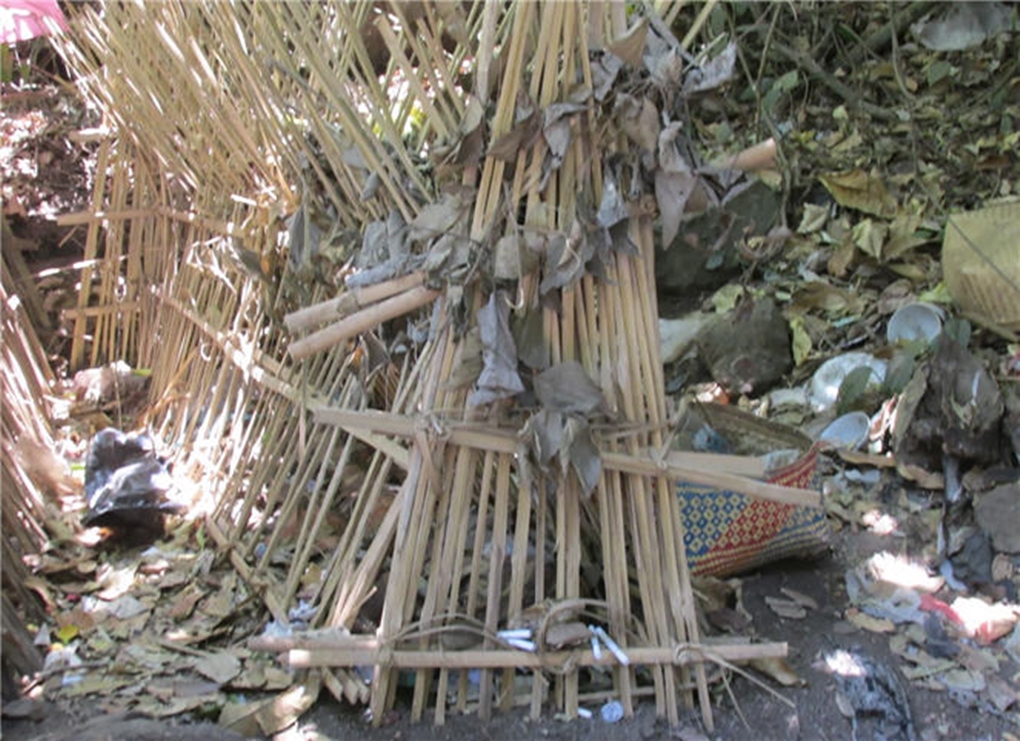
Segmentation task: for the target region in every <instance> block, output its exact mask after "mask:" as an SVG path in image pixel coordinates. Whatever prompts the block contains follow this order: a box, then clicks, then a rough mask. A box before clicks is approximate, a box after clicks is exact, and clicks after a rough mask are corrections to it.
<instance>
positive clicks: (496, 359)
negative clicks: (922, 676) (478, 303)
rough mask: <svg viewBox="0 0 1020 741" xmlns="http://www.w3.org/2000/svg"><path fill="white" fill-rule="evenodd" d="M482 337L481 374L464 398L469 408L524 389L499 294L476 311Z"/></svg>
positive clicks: (508, 312)
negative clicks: (466, 399) (466, 397)
mask: <svg viewBox="0 0 1020 741" xmlns="http://www.w3.org/2000/svg"><path fill="white" fill-rule="evenodd" d="M477 319H478V328H479V331H480V332H481V336H482V372H481V374H479V376H478V383H477V384H476V385H475V388H474V389H473V390H472V391H471V394H470V395H469V396H468V405H469V406H480V405H482V404H488V403H490V402H493V401H496V400H497V399H505V398H507V397H510V396H515V395H516V394H519V393H520V392H521V391H523V390H524V383H523V382H522V381H521V377H520V375H519V374H518V373H517V346H516V345H515V344H514V338H513V335H512V334H511V333H510V307H509V306H508V305H507V303H506V300H505V299H504V297H503V292H502V291H494V292H493V293H492V295H491V296H489V301H488V302H487V303H486V304H485V306H483V307H482V308H480V309H479V310H478V313H477Z"/></svg>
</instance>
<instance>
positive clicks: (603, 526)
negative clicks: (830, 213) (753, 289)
mask: <svg viewBox="0 0 1020 741" xmlns="http://www.w3.org/2000/svg"><path fill="white" fill-rule="evenodd" d="M383 9H385V10H387V12H382V11H383ZM676 10H677V8H676V7H673V8H670V9H666V8H663V9H662V15H663V16H666V17H667V18H668V17H670V16H671V15H672V14H674V13H675V12H676ZM648 13H649V16H648V17H647V18H644V19H642V18H639V17H637V16H632V17H629V16H628V9H627V6H626V5H625V4H623V3H597V2H593V3H560V2H548V3H533V2H522V3H510V4H505V3H485V4H481V3H479V4H473V3H466V4H454V3H435V4H432V3H422V4H408V5H404V4H400V3H393V4H388V5H386V6H385V8H383V7H380V6H377V5H375V4H372V3H356V4H348V3H317V4H304V3H257V4H253V5H234V4H227V3H219V2H211V3H190V2H188V3H165V4H164V3H160V4H155V5H152V4H145V5H144V6H143V5H141V4H133V3H122V4H109V5H104V6H102V8H101V12H99V11H97V10H95V9H92V8H77V9H76V12H75V17H74V19H73V26H74V30H73V35H72V38H71V39H69V40H68V41H67V43H66V44H64V46H63V49H62V52H63V54H64V56H65V58H66V59H67V61H68V63H69V64H70V65H71V66H72V68H73V69H75V70H76V72H77V75H78V79H79V81H80V82H79V84H80V86H81V89H82V91H83V93H84V94H85V95H86V96H87V97H88V98H89V99H90V100H91V101H92V102H93V103H94V104H96V105H97V106H99V107H100V108H101V110H103V112H104V115H105V118H106V124H107V127H108V131H109V134H108V136H107V138H106V139H105V140H104V141H103V143H102V148H101V151H100V167H99V172H100V173H103V174H104V177H101V178H99V181H98V182H97V187H96V190H95V194H94V199H93V203H92V207H91V208H90V209H89V211H87V212H85V213H81V214H69V215H66V216H64V217H63V218H62V222H63V223H64V224H66V225H74V226H77V227H78V228H81V229H85V230H86V233H87V241H86V244H87V248H86V249H87V254H86V261H85V265H86V267H85V268H83V272H82V292H81V298H80V302H79V305H78V306H77V307H76V308H75V310H74V311H72V312H70V313H69V314H68V316H67V320H68V321H69V322H70V327H71V334H72V339H73V346H72V360H73V364H74V366H75V367H81V366H83V365H96V364H100V363H107V362H112V361H114V360H119V359H125V360H128V361H129V362H131V363H132V364H135V365H137V366H139V367H143V368H149V369H151V372H152V384H151V399H150V402H151V407H150V410H149V414H148V418H147V422H148V424H149V425H150V426H151V428H152V429H153V431H154V432H155V434H156V435H157V436H158V437H159V439H161V440H162V441H163V443H164V444H165V445H166V446H167V448H168V449H170V450H172V451H173V452H174V454H175V458H176V460H177V467H176V468H175V475H177V476H178V477H179V478H182V479H183V480H186V481H188V482H191V484H192V485H193V488H194V492H195V505H196V509H201V507H202V505H203V503H204V504H205V506H206V510H205V511H206V512H207V521H206V527H207V531H208V533H210V534H211V536H212V538H213V540H214V542H215V545H216V547H218V548H219V549H220V550H221V551H222V552H223V553H224V554H225V555H226V557H227V558H229V559H230V562H231V563H232V564H233V565H234V567H235V569H236V571H237V573H238V574H239V575H240V576H241V577H242V578H243V579H244V580H245V581H246V583H247V584H248V585H249V586H250V587H251V588H252V589H254V590H256V591H257V592H258V594H260V595H261V596H262V598H263V600H264V602H265V605H266V607H267V610H268V612H269V613H270V615H271V617H272V619H274V620H275V621H276V622H277V623H278V624H286V625H293V624H295V623H297V622H299V621H300V622H301V624H303V625H304V626H305V628H306V630H305V631H298V632H291V633H289V634H288V635H287V636H285V637H282V638H275V639H270V638H267V637H263V638H262V639H261V641H260V642H259V641H256V642H254V643H253V645H257V646H260V647H262V648H266V649H270V650H276V651H279V652H281V655H282V658H283V659H285V660H286V661H287V662H288V663H289V664H290V665H291V666H293V667H297V668H308V669H310V670H312V671H315V672H320V673H321V678H322V680H323V684H324V686H326V687H327V688H328V689H329V690H330V691H331V692H332V693H333V694H335V695H336V696H338V697H343V698H346V699H347V700H350V701H354V702H369V703H370V705H371V709H372V711H373V714H374V717H375V718H376V719H380V718H382V717H383V714H384V711H386V710H387V709H388V708H389V707H391V706H392V704H393V703H394V701H395V696H396V690H397V686H398V680H399V679H401V678H403V677H413V699H412V703H413V705H412V709H413V716H414V717H415V718H420V717H422V716H423V714H424V713H425V711H426V710H427V709H429V708H432V709H433V712H434V719H435V721H436V722H442V720H443V718H444V717H445V714H446V713H447V712H449V711H451V710H456V711H463V710H465V709H467V708H469V707H470V708H475V709H477V712H479V713H480V714H481V715H482V716H487V715H488V714H490V713H491V712H492V711H493V710H494V709H496V708H499V709H507V708H510V707H511V706H513V705H514V704H526V705H528V706H529V707H530V711H531V713H532V715H533V716H538V715H539V714H540V713H541V712H542V711H543V708H545V707H549V706H553V707H555V708H557V709H559V710H561V711H563V712H565V713H566V714H567V715H568V716H575V715H576V714H577V713H578V710H579V707H580V705H581V703H582V702H584V701H588V700H590V699H592V698H593V697H597V698H602V699H605V698H606V697H615V698H618V699H619V700H620V701H621V703H622V704H623V707H624V710H625V712H626V713H627V714H630V713H631V712H632V711H633V707H634V703H635V702H636V701H637V699H638V698H639V697H641V696H645V695H652V696H653V697H654V702H655V706H656V709H657V711H658V713H659V714H661V715H663V716H665V717H667V718H668V719H669V720H670V722H672V723H677V722H678V721H679V717H680V716H679V710H680V708H681V707H684V706H687V707H693V703H694V700H695V698H696V699H697V700H698V704H699V705H700V708H701V712H702V714H703V716H704V719H705V721H706V723H707V724H708V725H709V726H711V710H710V704H709V693H708V682H707V679H706V664H707V663H709V662H713V661H714V662H719V663H728V662H732V661H739V660H742V659H748V658H752V657H755V656H769V655H773V656H774V655H782V654H783V653H785V646H784V645H774V644H763V645H754V646H751V645H747V644H743V645H740V644H736V645H728V644H714V643H713V644H711V646H708V645H706V644H704V643H703V642H702V641H701V640H700V638H699V633H698V625H697V620H696V614H695V603H694V597H693V594H692V588H691V583H690V578H689V574H688V569H687V564H686V562H685V555H684V548H683V546H682V543H683V540H682V538H683V524H682V522H681V521H680V517H679V514H678V505H677V501H676V495H675V489H674V483H673V482H674V481H675V480H676V479H677V478H680V477H685V478H689V479H691V480H698V481H701V482H703V483H708V484H712V483H720V482H721V483H725V481H726V476H727V474H714V473H707V472H706V471H705V470H704V469H703V468H702V467H699V466H698V465H696V464H697V462H696V461H694V460H693V459H684V458H682V457H680V458H678V457H676V456H675V455H667V450H668V448H669V424H670V420H669V419H667V414H666V404H665V397H664V386H663V378H662V368H661V363H660V359H659V349H658V340H657V313H656V301H655V286H654V282H653V266H652V256H653V253H654V250H653V247H654V240H655V237H654V232H653V217H654V215H655V207H654V199H651V198H650V197H649V196H648V194H647V193H644V192H643V188H644V186H642V185H641V183H640V182H639V178H637V176H636V175H633V174H632V172H636V169H635V168H636V167H637V164H636V163H637V162H638V160H639V158H640V152H639V151H638V148H637V147H636V145H635V143H634V142H633V141H632V140H631V139H629V138H628V136H626V135H625V134H624V132H623V130H622V128H621V125H620V123H619V120H618V117H616V116H614V115H613V113H612V108H611V106H609V103H608V102H607V101H608V100H609V98H605V97H598V96H602V95H605V91H604V90H602V88H600V87H599V86H600V85H601V84H602V81H603V80H602V77H600V75H602V74H603V73H604V68H602V67H599V66H598V60H599V59H603V58H604V55H605V52H606V50H608V49H612V50H614V52H615V55H616V56H618V57H619V58H622V59H624V60H626V61H625V63H626V64H629V65H631V66H632V67H634V68H637V67H639V66H640V59H641V52H642V49H643V48H644V42H645V37H646V35H648V34H652V33H654V34H658V38H660V39H661V43H665V44H666V45H667V46H670V45H672V46H670V48H672V49H673V50H674V52H675V53H677V54H679V52H680V51H682V46H681V45H680V44H679V42H677V41H676V39H674V38H673V37H672V35H671V33H670V32H669V31H668V29H667V28H666V25H665V24H664V23H663V21H662V20H661V19H660V17H659V16H658V15H655V13H654V12H653V11H652V10H651V9H648ZM695 30H696V29H692V33H691V34H688V39H685V41H684V43H685V44H686V43H689V38H691V37H692V36H693V33H694V31H695ZM369 31H371V33H368V32H369ZM373 39H374V41H373ZM380 45H381V46H380ZM380 48H381V49H382V50H383V51H384V52H385V54H384V55H383V56H382V59H383V62H382V64H381V65H380V55H379V50H380ZM380 69H382V72H380ZM621 74H622V73H621ZM621 79H623V78H622V77H621ZM640 89H641V88H640V86H639V87H635V88H634V89H633V90H632V92H638V91H639V90H640ZM596 90H601V92H599V93H598V94H596V92H595V91H596ZM607 107H608V110H607ZM621 194H623V195H621ZM373 250H374V251H376V253H377V254H375V255H371V254H370V253H371V252H372V251H373ZM359 255H361V256H362V259H365V258H367V257H373V258H374V259H372V260H370V261H369V262H368V263H366V264H361V263H358V259H359ZM596 267H597V268H598V270H597V272H598V275H596V274H595V272H596V270H595V268H596ZM355 268H360V272H359V270H357V269H355ZM359 276H360V278H359ZM369 276H371V277H369ZM359 281H360V282H359ZM510 337H515V338H516V340H517V341H516V342H514V341H513V340H510V339H509V338H510ZM508 348H509V352H510V353H511V354H510V356H509V359H507V356H506V353H507V352H508ZM525 355H526V356H527V357H526V358H525ZM518 360H521V361H522V363H523V364H524V365H523V366H521V367H524V366H527V370H526V372H525V374H524V377H523V378H522V377H521V374H519V373H518V367H519V363H518ZM507 367H509V368H510V370H511V371H512V372H511V373H509V374H507V373H506V369H507ZM550 372H551V373H552V375H545V374H547V373H550ZM529 373H530V374H531V376H529V375H528V374H529ZM557 374H559V377H560V378H561V381H562V379H563V378H566V379H568V381H569V382H568V383H566V384H564V383H562V382H561V383H559V384H556V383H552V381H551V380H550V379H552V378H554V376H556V375H557ZM547 382H548V383H550V384H552V385H551V386H549V388H551V389H552V391H551V392H550V391H548V389H547V390H546V391H545V392H544V393H543V388H545V387H543V383H547ZM531 389H534V390H535V394H534V396H537V397H538V401H535V400H532V401H531V402H530V403H524V402H519V401H517V400H515V395H516V394H517V393H518V392H519V391H522V390H526V391H527V390H531ZM524 396H525V397H527V396H528V394H527V393H526V394H525V395H524ZM593 398H597V399H598V403H597V404H594V403H592V399H593ZM550 419H551V420H554V421H556V424H553V423H551V422H549V420H550ZM546 423H548V426H546V427H542V426H541V425H542V424H546ZM553 433H555V434H556V435H559V436H560V437H559V439H558V441H552V442H551V443H550V442H549V439H548V435H551V434H553ZM543 435H546V437H545V438H543V437H542V436H543ZM541 440H544V441H545V443H547V444H551V445H553V447H552V454H546V455H543V454H542V453H541V451H539V450H538V448H539V447H541V446H540V445H538V442H536V441H541ZM546 453H548V449H546ZM774 488H776V489H778V487H774ZM761 495H762V496H775V497H782V496H786V495H790V496H795V495H794V494H790V492H784V491H772V490H771V489H770V488H769V486H768V485H764V484H763V485H762V492H761ZM577 623H581V624H582V625H585V624H594V625H596V626H598V628H599V629H601V630H602V631H603V635H605V636H607V637H609V638H610V639H611V640H609V641H608V642H605V643H603V644H596V645H594V646H593V644H592V642H591V641H590V640H587V639H585V640H584V641H583V642H581V643H580V644H579V645H578V644H572V643H555V642H553V641H551V640H549V638H550V633H551V632H553V631H554V629H557V628H558V627H561V626H564V625H576V624H577ZM520 626H527V627H531V628H532V633H531V635H532V637H533V639H534V641H535V644H536V645H535V650H532V651H528V650H521V649H520V648H519V647H515V646H514V645H512V644H510V643H508V642H507V639H506V638H505V635H504V636H501V634H500V633H499V631H501V630H503V629H506V628H512V627H520ZM585 635H587V634H585ZM589 637H590V636H589ZM600 645H604V646H605V647H606V648H600ZM610 645H617V646H619V648H620V649H621V652H620V653H619V654H617V653H614V652H613V651H612V650H609V648H608V647H609V646H610ZM366 665H367V666H370V667H372V668H373V676H372V679H371V682H370V683H368V684H366V682H365V681H364V679H363V678H362V677H361V675H359V674H358V672H357V671H356V668H357V667H361V666H366ZM589 667H591V668H592V671H598V672H602V673H603V674H604V675H605V676H607V677H611V689H603V690H602V691H601V694H597V695H592V696H583V694H582V689H583V687H582V682H581V678H582V672H586V671H588V668H589ZM468 670H480V672H479V673H478V674H477V675H476V676H473V677H472V678H469V671H468ZM409 673H410V674H409ZM521 676H524V677H526V679H525V681H523V682H522V680H521V678H520V677H521Z"/></svg>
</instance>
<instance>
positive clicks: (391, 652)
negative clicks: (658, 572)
mask: <svg viewBox="0 0 1020 741" xmlns="http://www.w3.org/2000/svg"><path fill="white" fill-rule="evenodd" d="M351 638H352V639H359V637H357V636H352V637H351ZM344 643H345V644H347V645H346V646H344V647H335V648H327V647H326V646H322V645H317V646H316V647H315V648H314V649H302V648H293V649H290V650H288V651H287V652H286V653H285V654H283V655H282V656H281V658H282V659H283V660H284V661H285V663H286V664H287V666H289V667H291V668H294V669H311V668H315V667H338V666H365V665H369V666H371V665H376V666H379V665H384V666H387V667H390V668H394V669H435V668H446V669H482V670H483V672H484V671H485V670H492V669H500V668H505V667H510V668H515V669H539V670H549V671H555V670H558V669H562V668H564V667H566V666H604V667H611V666H614V665H616V664H617V663H618V660H617V659H616V657H615V656H614V655H613V654H612V653H611V652H609V651H603V652H602V656H600V657H599V658H595V656H594V655H593V654H592V652H591V649H583V650H577V651H553V652H547V653H530V652H527V651H516V650H507V649H475V650H468V651H438V650H437V651H415V650H402V649H390V648H388V647H385V646H381V645H379V644H378V643H377V642H376V639H375V638H367V639H364V640H351V641H345V642H344ZM259 650H269V649H259ZM788 652H789V647H788V646H787V644H786V643H785V642H777V643H753V644H751V643H734V644H729V645H727V644H721V643H720V644H717V643H713V644H678V645H676V646H628V647H627V649H626V653H627V657H628V658H629V659H630V662H631V664H634V665H638V666H657V665H673V666H685V665H690V664H697V663H701V662H711V661H725V662H728V663H737V662H742V661H751V660H754V659H769V658H784V657H786V655H787V654H788ZM483 676H484V673H483ZM483 697H484V696H483Z"/></svg>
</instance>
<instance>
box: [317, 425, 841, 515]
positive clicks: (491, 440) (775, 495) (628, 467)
mask: <svg viewBox="0 0 1020 741" xmlns="http://www.w3.org/2000/svg"><path fill="white" fill-rule="evenodd" d="M314 416H315V420H316V421H317V422H321V423H324V424H335V425H339V426H341V427H344V428H345V429H352V430H353V429H358V428H362V429H366V428H367V429H370V430H373V431H375V432H378V433H381V434H384V435H400V436H404V437H410V436H412V435H413V434H414V432H415V430H416V429H418V428H419V426H420V424H421V422H420V421H416V420H415V419H414V418H411V417H405V416H402V415H397V414H390V413H387V412H378V411H374V410H371V411H365V412H356V411H351V410H347V409H338V408H334V407H319V408H317V409H316V410H315V415H314ZM442 429H443V434H444V435H445V436H446V437H447V438H448V440H449V441H450V442H452V443H454V444H456V445H463V446H470V447H474V448H478V449H480V450H492V451H495V452H499V453H508V454H513V453H515V452H516V450H517V433H516V431H515V430H503V429H498V428H493V427H479V426H477V425H472V424H470V423H452V422H444V423H442ZM690 455H691V456H692V457H691V458H687V454H683V453H680V452H673V453H670V454H669V455H668V456H667V457H666V458H664V459H656V457H655V456H654V453H650V452H646V453H641V452H639V451H637V450H636V451H635V452H634V453H616V452H612V451H605V450H604V451H602V452H601V458H602V465H603V466H604V467H605V468H607V469H609V470H614V471H620V472H622V473H630V474H638V475H640V476H649V477H663V478H666V479H672V480H685V481H690V482H691V483H693V484H700V485H702V486H714V487H718V488H720V489H726V490H729V491H736V492H739V493H741V494H747V495H748V496H752V497H755V498H756V499H764V500H767V501H772V502H778V503H780V504H792V505H795V506H798V507H812V508H815V509H819V508H821V507H822V506H823V504H822V500H821V494H819V493H818V492H816V491H812V490H810V489H797V488H793V487H789V486H780V485H778V484H770V483H767V482H764V481H754V480H752V479H748V478H746V477H744V476H741V475H737V474H733V473H725V472H721V471H705V470H703V469H702V468H700V467H699V466H704V465H706V464H711V463H712V460H711V459H712V455H711V454H699V453H693V454H690ZM733 458H736V456H733ZM730 460H732V458H731V459H730ZM724 463H725V461H724ZM757 465H758V464H757V463H755V464H749V465H748V468H752V467H756V466H757Z"/></svg>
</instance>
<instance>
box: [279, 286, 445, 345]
mask: <svg viewBox="0 0 1020 741" xmlns="http://www.w3.org/2000/svg"><path fill="white" fill-rule="evenodd" d="M438 296H439V291H435V290H433V289H431V288H426V287H424V286H418V287H417V288H412V289H410V290H409V291H405V292H404V293H402V294H400V295H398V296H393V297H392V298H388V299H385V300H384V301H380V302H379V303H377V304H374V305H373V306H370V307H368V308H367V309H362V310H361V311H359V312H357V313H356V314H352V315H351V316H348V317H346V318H344V319H341V320H340V321H338V322H335V323H333V324H331V325H329V326H328V327H326V328H325V329H320V330H319V331H318V332H313V333H312V334H310V335H308V336H307V337H304V338H302V339H300V340H296V341H294V342H292V343H291V345H290V348H289V352H290V356H291V357H292V358H293V359H294V360H302V359H304V358H307V357H308V356H309V355H313V354H314V353H317V352H321V351H322V350H326V349H328V348H330V347H333V346H334V345H339V344H340V343H341V342H343V341H345V340H348V339H350V338H351V337H353V336H355V335H357V334H360V333H361V332H366V331H368V330H369V329H371V328H372V327H375V326H377V325H379V324H382V323H383V322H385V321H389V320H390V319H395V318H397V317H398V316H403V315H404V314H407V313H408V312H411V311H414V310H415V309H419V308H421V307H422V306H424V305H425V304H427V303H429V302H430V301H433V300H434V299H436V298H437V297H438Z"/></svg>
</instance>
